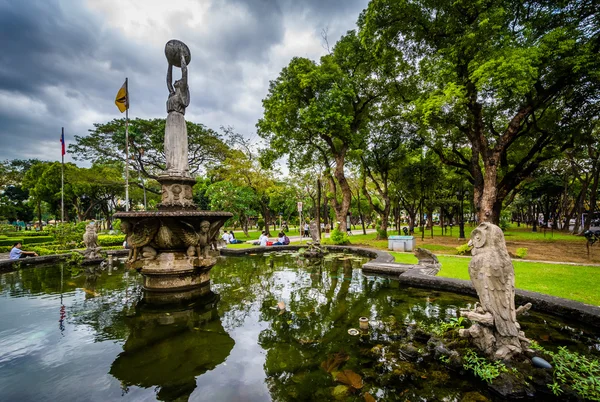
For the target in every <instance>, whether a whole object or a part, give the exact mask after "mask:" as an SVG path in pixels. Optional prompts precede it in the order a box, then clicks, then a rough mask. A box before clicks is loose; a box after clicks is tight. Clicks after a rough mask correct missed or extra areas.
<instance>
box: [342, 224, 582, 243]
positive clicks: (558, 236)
mask: <svg viewBox="0 0 600 402" xmlns="http://www.w3.org/2000/svg"><path fill="white" fill-rule="evenodd" d="M404 226H406V225H402V227H404ZM473 229H475V226H471V225H470V224H467V225H466V226H465V236H466V237H467V238H469V236H470V235H471V232H472V231H473ZM352 233H353V235H350V236H349V238H350V241H351V242H352V241H353V239H355V238H356V239H359V238H360V239H362V237H363V236H365V235H363V234H362V228H361V227H359V226H355V227H353V228H352ZM392 235H398V231H397V230H395V229H391V228H388V236H392ZM401 235H404V233H401ZM366 236H371V237H369V238H372V239H374V238H375V237H376V236H377V235H376V234H375V233H372V234H368V235H366ZM414 236H415V237H416V238H417V239H419V240H420V239H421V237H422V234H421V228H420V227H416V228H415V233H414ZM433 237H434V239H435V238H436V237H445V238H455V239H457V240H458V237H459V229H458V226H455V227H453V228H452V230H450V229H448V230H447V231H446V233H445V234H442V228H441V227H440V226H434V227H433ZM504 237H505V238H506V241H541V242H554V241H557V240H566V241H574V242H580V241H581V236H574V235H572V234H570V233H568V232H560V231H556V230H555V231H552V230H550V229H546V230H544V229H541V228H538V231H537V232H532V231H531V227H526V226H525V225H521V226H520V227H517V225H515V224H511V225H510V226H509V228H508V229H507V230H506V231H505V232H504ZM428 239H429V240H431V229H425V238H424V241H425V242H427V241H428Z"/></svg>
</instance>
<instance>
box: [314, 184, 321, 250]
mask: <svg viewBox="0 0 600 402" xmlns="http://www.w3.org/2000/svg"><path fill="white" fill-rule="evenodd" d="M315 218H316V220H317V231H318V233H319V239H320V238H321V178H320V177H317V204H316V208H315Z"/></svg>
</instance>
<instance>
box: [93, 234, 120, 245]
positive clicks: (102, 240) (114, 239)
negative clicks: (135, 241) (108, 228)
mask: <svg viewBox="0 0 600 402" xmlns="http://www.w3.org/2000/svg"><path fill="white" fill-rule="evenodd" d="M124 241H125V235H124V234H121V235H100V236H98V245H99V246H100V247H108V246H122V245H123V242H124Z"/></svg>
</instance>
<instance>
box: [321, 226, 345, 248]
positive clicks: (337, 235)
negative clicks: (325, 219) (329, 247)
mask: <svg viewBox="0 0 600 402" xmlns="http://www.w3.org/2000/svg"><path fill="white" fill-rule="evenodd" d="M329 243H332V244H337V245H344V244H350V240H349V239H348V234H347V233H344V232H342V231H341V230H339V229H337V228H336V229H333V230H332V231H331V233H330V234H329V242H327V243H326V244H329Z"/></svg>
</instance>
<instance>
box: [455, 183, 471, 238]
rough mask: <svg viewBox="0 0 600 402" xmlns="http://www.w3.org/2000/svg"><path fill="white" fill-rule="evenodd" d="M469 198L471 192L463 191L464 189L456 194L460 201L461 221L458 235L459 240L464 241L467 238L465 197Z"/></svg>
mask: <svg viewBox="0 0 600 402" xmlns="http://www.w3.org/2000/svg"><path fill="white" fill-rule="evenodd" d="M468 196H469V191H468V190H465V191H463V190H462V189H461V190H460V191H457V192H456V198H458V201H460V221H459V233H458V238H459V239H464V238H465V211H464V202H463V201H464V199H465V197H468Z"/></svg>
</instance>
